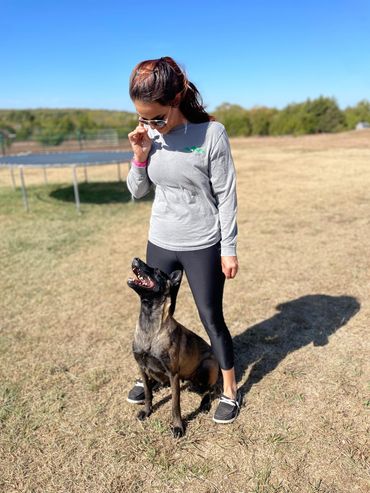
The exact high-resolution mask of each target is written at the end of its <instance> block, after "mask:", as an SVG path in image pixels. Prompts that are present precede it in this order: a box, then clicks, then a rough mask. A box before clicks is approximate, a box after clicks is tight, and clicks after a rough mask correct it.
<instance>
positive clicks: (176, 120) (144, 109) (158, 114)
mask: <svg viewBox="0 0 370 493" xmlns="http://www.w3.org/2000/svg"><path fill="white" fill-rule="evenodd" d="M134 105H135V108H136V111H137V114H138V117H139V122H140V123H143V124H144V125H145V124H146V125H150V126H151V127H152V128H155V129H156V130H158V132H160V133H161V134H166V133H168V132H169V131H170V130H171V129H172V128H173V127H175V126H176V125H179V124H180V123H184V122H185V121H186V119H185V118H184V116H183V114H182V113H181V112H180V110H179V108H178V107H176V106H163V105H162V104H159V103H144V102H143V101H138V100H135V101H134ZM153 120H154V121H153ZM155 120H158V122H156V121H155Z"/></svg>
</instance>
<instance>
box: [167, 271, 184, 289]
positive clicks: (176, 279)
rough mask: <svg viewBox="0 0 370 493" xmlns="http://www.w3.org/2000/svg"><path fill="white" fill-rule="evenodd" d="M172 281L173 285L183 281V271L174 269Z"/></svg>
mask: <svg viewBox="0 0 370 493" xmlns="http://www.w3.org/2000/svg"><path fill="white" fill-rule="evenodd" d="M169 277H170V281H171V284H172V286H178V285H179V284H180V282H181V279H182V271H181V270H174V271H173V272H171V274H170V276H169Z"/></svg>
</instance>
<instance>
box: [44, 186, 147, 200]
mask: <svg viewBox="0 0 370 493" xmlns="http://www.w3.org/2000/svg"><path fill="white" fill-rule="evenodd" d="M78 192H79V196H80V202H81V204H84V203H85V204H113V203H125V202H129V201H130V200H131V194H130V192H129V190H128V189H127V185H126V182H116V181H112V182H110V181H108V182H92V183H79V185H78ZM50 197H52V198H54V199H57V200H62V201H64V202H75V195H74V190H73V186H66V187H58V188H57V189H55V190H53V191H52V192H50ZM153 197H154V192H153V191H152V192H150V193H149V194H148V195H146V196H145V197H143V198H142V199H140V200H141V201H143V200H144V201H145V200H147V201H150V200H153Z"/></svg>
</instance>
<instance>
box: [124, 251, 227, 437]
mask: <svg viewBox="0 0 370 493" xmlns="http://www.w3.org/2000/svg"><path fill="white" fill-rule="evenodd" d="M132 270H133V272H134V274H135V275H136V278H130V279H128V281H127V284H128V285H129V286H130V288H132V289H134V290H135V291H136V292H137V293H138V295H139V296H140V299H141V308H140V315H139V320H138V322H137V324H136V330H135V335H134V341H133V353H134V356H135V359H136V361H137V363H138V365H139V368H140V372H141V376H142V379H143V382H144V392H145V403H144V410H142V411H140V412H139V413H138V415H137V417H138V418H139V419H140V420H144V419H145V418H147V417H148V416H150V414H151V413H152V410H153V408H152V399H153V392H152V387H153V384H154V383H155V382H160V383H162V384H164V385H166V384H170V385H171V391H172V418H173V435H174V436H175V437H181V436H183V434H184V425H183V422H182V420H181V411H180V380H181V381H183V380H185V381H190V382H191V386H192V390H195V391H196V392H199V393H202V394H205V395H204V396H203V399H202V402H201V404H200V406H199V409H200V410H201V411H207V410H209V409H210V406H211V402H212V400H213V398H214V397H215V395H216V393H218V392H219V390H220V378H221V371H220V367H219V364H218V362H217V360H216V358H215V356H214V354H213V352H212V349H211V347H210V345H209V344H207V343H206V341H205V340H204V339H202V338H201V337H199V336H198V335H197V334H195V333H194V332H192V331H191V330H188V329H187V328H185V327H184V326H183V325H181V324H179V323H178V322H177V321H176V320H175V319H174V317H173V312H174V308H173V307H174V304H175V302H174V297H175V292H176V291H177V289H178V285H179V284H180V282H181V277H182V272H181V271H180V270H176V271H174V272H172V273H171V274H170V275H169V276H168V275H166V274H165V273H164V272H162V271H160V270H159V269H153V268H151V267H149V266H148V265H147V264H146V263H145V262H143V261H142V260H140V259H139V258H134V259H133V262H132Z"/></svg>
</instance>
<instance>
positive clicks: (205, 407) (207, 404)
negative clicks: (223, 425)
mask: <svg viewBox="0 0 370 493" xmlns="http://www.w3.org/2000/svg"><path fill="white" fill-rule="evenodd" d="M211 407H212V399H211V396H210V395H209V394H206V395H205V396H204V397H203V399H202V402H201V403H200V405H199V411H200V412H201V413H209V411H210V410H211Z"/></svg>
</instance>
